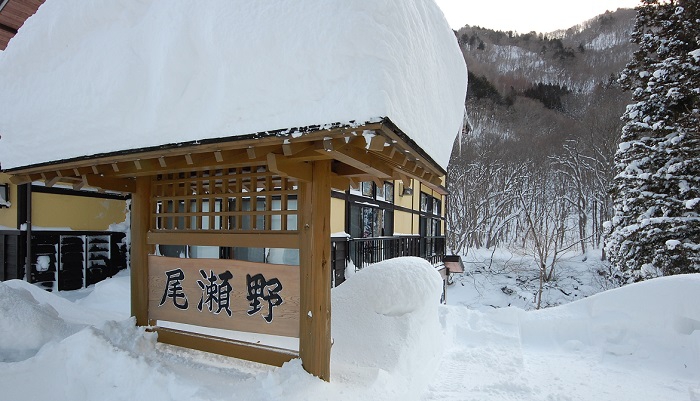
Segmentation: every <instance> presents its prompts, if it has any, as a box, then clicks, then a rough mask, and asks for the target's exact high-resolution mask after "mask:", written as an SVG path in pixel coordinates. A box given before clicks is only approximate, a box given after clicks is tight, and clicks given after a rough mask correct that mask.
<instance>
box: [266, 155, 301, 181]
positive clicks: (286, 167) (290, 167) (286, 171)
mask: <svg viewBox="0 0 700 401" xmlns="http://www.w3.org/2000/svg"><path fill="white" fill-rule="evenodd" d="M267 168H268V169H269V170H270V171H272V172H273V173H276V174H279V175H280V176H281V177H292V178H296V179H298V180H302V181H311V178H312V173H311V164H309V163H307V162H300V161H291V160H288V159H287V158H286V157H284V156H280V155H276V154H274V153H268V154H267Z"/></svg>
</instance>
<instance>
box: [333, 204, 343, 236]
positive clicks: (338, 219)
mask: <svg viewBox="0 0 700 401" xmlns="http://www.w3.org/2000/svg"><path fill="white" fill-rule="evenodd" d="M344 231H345V201H344V200H342V199H336V198H331V234H332V233H341V232H344Z"/></svg>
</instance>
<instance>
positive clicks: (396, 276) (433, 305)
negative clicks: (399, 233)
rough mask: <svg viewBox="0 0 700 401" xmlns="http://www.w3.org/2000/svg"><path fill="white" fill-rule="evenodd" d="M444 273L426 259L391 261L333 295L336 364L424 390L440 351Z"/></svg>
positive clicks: (365, 271) (358, 276) (372, 268)
mask: <svg viewBox="0 0 700 401" xmlns="http://www.w3.org/2000/svg"><path fill="white" fill-rule="evenodd" d="M441 292H442V279H441V278H440V274H439V273H437V271H435V269H434V268H433V267H432V266H431V265H430V263H428V262H427V261H425V260H424V259H420V258H414V257H405V258H396V259H391V260H386V261H384V262H380V263H377V264H374V265H372V266H369V267H366V268H364V269H362V270H360V271H359V272H358V273H357V274H354V275H352V276H351V277H350V278H349V279H348V280H347V281H345V282H344V283H343V284H342V285H340V286H339V287H336V288H334V289H333V291H332V302H333V304H332V308H333V315H332V316H333V318H332V319H333V321H332V330H333V340H334V343H333V348H332V354H331V355H332V356H331V358H332V364H333V366H337V365H338V364H343V365H351V366H356V367H361V368H375V369H381V370H384V371H387V372H391V373H392V375H394V374H398V376H402V374H403V375H404V376H405V377H407V378H409V380H411V384H413V385H418V383H416V382H419V381H420V380H415V379H416V378H418V377H420V376H421V375H420V373H421V372H424V371H429V369H430V368H431V367H433V368H434V366H432V365H433V364H432V362H437V361H436V357H437V356H438V354H439V351H440V346H439V344H440V339H441V336H442V334H441V327H440V322H439V317H438V305H439V301H440V295H441Z"/></svg>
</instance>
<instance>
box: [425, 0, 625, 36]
mask: <svg viewBox="0 0 700 401" xmlns="http://www.w3.org/2000/svg"><path fill="white" fill-rule="evenodd" d="M435 2H436V3H437V4H438V5H439V6H440V8H442V12H443V13H444V14H445V17H446V18H447V22H449V23H450V26H451V27H452V29H455V30H456V29H459V28H461V27H463V26H464V25H467V24H468V25H479V26H481V27H483V28H490V29H495V30H501V31H510V30H513V31H517V32H519V33H527V32H530V31H536V32H543V33H546V32H551V31H554V30H557V29H566V28H570V27H572V26H574V25H576V24H578V23H581V22H584V21H586V20H588V19H591V18H593V17H595V16H596V15H598V14H602V13H604V12H605V11H606V10H610V11H615V10H617V9H618V8H634V7H635V6H637V5H638V4H639V0H568V1H567V0H527V1H526V0H435Z"/></svg>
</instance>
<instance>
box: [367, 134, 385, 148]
mask: <svg viewBox="0 0 700 401" xmlns="http://www.w3.org/2000/svg"><path fill="white" fill-rule="evenodd" d="M385 143H386V139H385V138H384V137H383V136H381V135H375V136H373V137H372V139H371V140H370V141H369V148H368V149H369V150H371V151H373V152H382V151H384V144H385Z"/></svg>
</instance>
